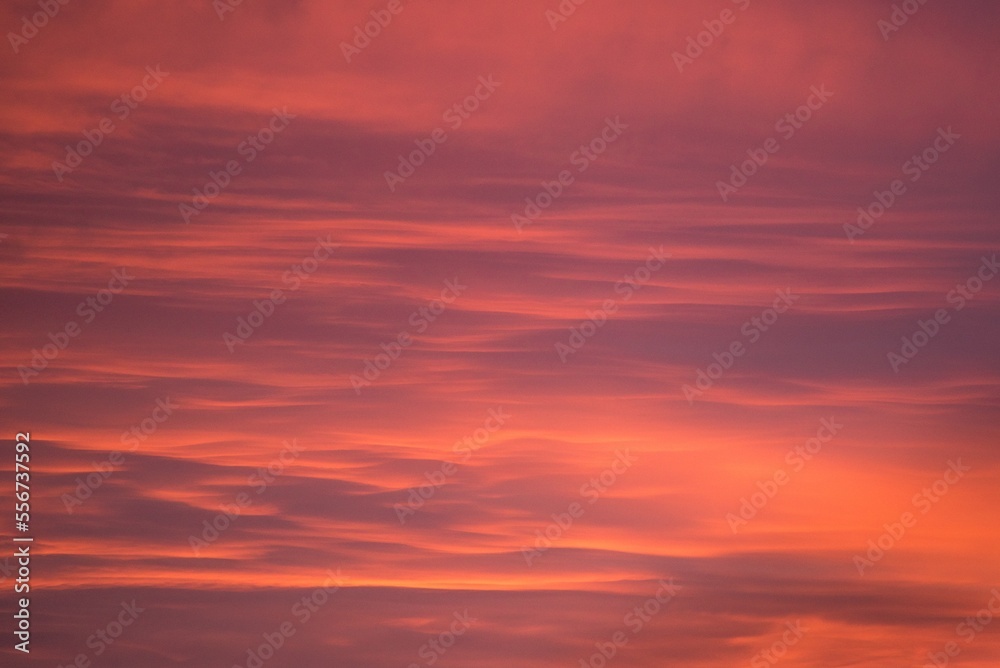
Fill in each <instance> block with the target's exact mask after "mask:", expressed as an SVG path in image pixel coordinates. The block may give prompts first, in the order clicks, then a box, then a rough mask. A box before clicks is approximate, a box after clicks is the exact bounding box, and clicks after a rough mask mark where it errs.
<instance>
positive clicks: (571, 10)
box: [545, 0, 587, 32]
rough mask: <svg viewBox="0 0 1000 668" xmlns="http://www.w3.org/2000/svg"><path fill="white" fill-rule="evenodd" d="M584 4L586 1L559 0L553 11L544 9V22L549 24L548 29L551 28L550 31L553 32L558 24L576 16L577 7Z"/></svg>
mask: <svg viewBox="0 0 1000 668" xmlns="http://www.w3.org/2000/svg"><path fill="white" fill-rule="evenodd" d="M585 2H587V0H561V2H560V3H559V5H558V6H557V7H556V8H555V9H546V10H545V20H547V21H548V22H549V27H550V28H552V31H553V32H555V30H556V29H557V28H558V27H559V24H560V23H566V21H569V17H571V16H573V14H576V9H577V7H580V6H581V5H583V3H585Z"/></svg>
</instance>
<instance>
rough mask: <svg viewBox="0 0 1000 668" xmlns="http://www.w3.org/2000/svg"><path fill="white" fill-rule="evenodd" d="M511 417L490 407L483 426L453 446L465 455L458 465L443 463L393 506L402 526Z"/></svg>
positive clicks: (454, 449)
mask: <svg viewBox="0 0 1000 668" xmlns="http://www.w3.org/2000/svg"><path fill="white" fill-rule="evenodd" d="M510 417H511V416H510V414H508V413H504V412H503V407H502V406H497V407H496V408H491V409H490V410H489V412H488V413H487V414H486V420H485V421H484V422H483V426H482V427H479V428H478V429H476V430H475V431H473V432H472V434H470V435H468V436H465V437H463V438H462V439H461V440H458V441H455V444H454V445H452V446H451V451H452V452H454V453H455V454H456V455H458V454H460V455H462V457H461V459H460V460H459V461H458V462H453V461H446V462H441V465H440V466H439V467H438V468H437V469H436V470H434V471H428V472H427V473H424V477H425V478H426V479H427V482H426V483H425V484H423V485H420V486H419V487H411V488H410V489H409V490H407V491H409V495H408V496H407V499H406V505H403V504H402V503H394V504H393V505H392V509H393V510H394V511H396V518H397V519H398V520H399V523H400V524H406V520H407V518H408V517H410V516H411V515H416V514H417V511H418V510H420V509H421V508H423V507H424V504H425V503H427V501H428V500H429V499H430V498H431V497H432V496H434V494H435V493H436V492H437V490H438V489H439V488H441V487H443V486H444V485H445V484H446V483H447V482H448V478H450V477H451V476H453V475H455V474H456V473H458V464H459V463H465V462H467V461H469V459H470V458H471V457H472V455H473V454H474V453H475V452H477V451H478V450H479V449H480V448H481V447H483V446H484V445H486V443H488V442H489V440H490V436H492V435H493V434H495V433H496V432H498V431H500V428H501V427H503V426H504V424H505V423H506V422H507V420H509V419H510Z"/></svg>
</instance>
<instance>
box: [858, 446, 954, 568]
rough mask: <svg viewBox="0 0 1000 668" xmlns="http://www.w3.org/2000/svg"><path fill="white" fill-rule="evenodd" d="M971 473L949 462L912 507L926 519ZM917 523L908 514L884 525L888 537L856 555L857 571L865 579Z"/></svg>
mask: <svg viewBox="0 0 1000 668" xmlns="http://www.w3.org/2000/svg"><path fill="white" fill-rule="evenodd" d="M971 470H972V468H971V467H969V466H964V465H963V464H962V460H961V459H958V460H957V461H949V462H948V468H947V469H945V472H944V474H943V475H942V476H941V477H940V478H938V479H937V480H935V481H934V482H933V483H931V485H930V486H928V487H924V488H923V489H922V490H921V491H920V492H919V493H917V494H914V495H913V498H912V499H911V503H912V504H913V507H914V508H916V509H917V510H918V511H919V512H920V514H921V515H926V514H927V513H929V512H930V511H931V509H932V508H933V507H934V505H935V504H937V503H940V502H941V499H942V498H944V496H945V494H947V493H948V490H949V489H951V487H952V486H953V485H956V484H958V482H959V481H960V480H961V479H962V478H963V477H964V476H965V474H966V473H968V472H969V471H971ZM918 519H920V518H919V517H917V516H916V515H914V514H913V513H912V512H910V511H906V512H904V513H903V514H902V515H900V516H899V521H898V522H893V523H891V524H889V523H887V524H883V525H882V528H883V529H885V533H883V534H882V535H881V536H879V537H878V538H874V539H870V540H869V541H868V551H867V552H865V554H864V555H860V554H856V555H854V559H853V561H854V566H855V568H857V569H858V575H864V574H865V569H868V568H872V567H874V566H875V564H876V563H877V562H879V561H881V560H882V558H883V557H884V556H885V555H886V553H887V552H888V551H889V550H891V549H892V548H894V547H896V544H897V543H898V542H899V541H900V540H902V539H903V536H905V535H906V531H907V529H912V528H913V527H915V526H916V525H917V520H918ZM866 557H867V558H866Z"/></svg>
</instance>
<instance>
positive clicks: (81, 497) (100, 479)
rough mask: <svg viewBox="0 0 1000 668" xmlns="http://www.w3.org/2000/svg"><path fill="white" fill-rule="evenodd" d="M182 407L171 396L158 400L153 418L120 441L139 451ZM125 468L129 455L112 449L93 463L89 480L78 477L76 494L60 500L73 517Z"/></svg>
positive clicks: (65, 496) (129, 449)
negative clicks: (84, 503) (141, 445)
mask: <svg viewBox="0 0 1000 668" xmlns="http://www.w3.org/2000/svg"><path fill="white" fill-rule="evenodd" d="M178 408H180V406H179V405H177V404H175V403H173V402H171V401H170V397H167V398H166V399H157V400H156V407H155V408H154V409H153V410H152V412H151V413H150V414H149V417H147V418H144V419H143V420H142V421H140V422H139V423H138V424H134V425H132V427H131V428H130V429H128V430H127V431H123V432H122V436H121V439H120V440H121V444H122V445H123V446H128V451H129V452H135V451H136V450H138V449H139V445H140V444H141V443H142V442H143V441H145V440H146V439H148V438H149V437H150V436H152V435H153V434H154V433H156V430H157V429H159V428H160V425H161V424H163V423H164V422H166V421H167V420H168V419H169V418H170V416H172V415H173V414H174V411H175V410H177V409H178ZM124 465H125V455H124V454H122V451H121V450H112V451H111V452H110V453H109V454H108V456H107V458H106V459H104V461H101V462H91V467H93V469H94V470H93V471H92V472H91V473H89V474H87V477H86V478H83V477H81V476H77V478H76V489H75V490H73V493H72V494H63V495H62V496H61V497H60V500H61V501H62V502H63V506H65V507H66V512H67V513H69V514H70V515H72V514H73V508H75V507H76V506H82V505H83V502H84V501H86V500H87V499H89V498H90V497H91V496H93V495H94V492H96V491H97V490H98V489H99V488H100V486H101V485H103V484H104V482H105V481H106V480H107V479H108V478H110V477H111V474H112V473H114V472H115V470H116V469H119V468H121V467H122V466H124Z"/></svg>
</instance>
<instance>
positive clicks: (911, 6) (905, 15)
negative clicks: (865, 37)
mask: <svg viewBox="0 0 1000 668" xmlns="http://www.w3.org/2000/svg"><path fill="white" fill-rule="evenodd" d="M926 4H927V0H903V2H902V3H900V4H894V5H893V6H892V12H890V14H889V18H888V19H879V20H878V21H876V22H875V27H877V28H878V29H879V32H880V33H882V40H883V41H886V42H888V41H889V37H890V36H892V34H893V33H894V32H899V30H900V28H902V27H903V26H905V25H906V24H907V23H908V22H909V21H910V17H911V16H913V15H914V14H916V13H917V12H919V11H920V8H921V7H923V6H924V5H926Z"/></svg>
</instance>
